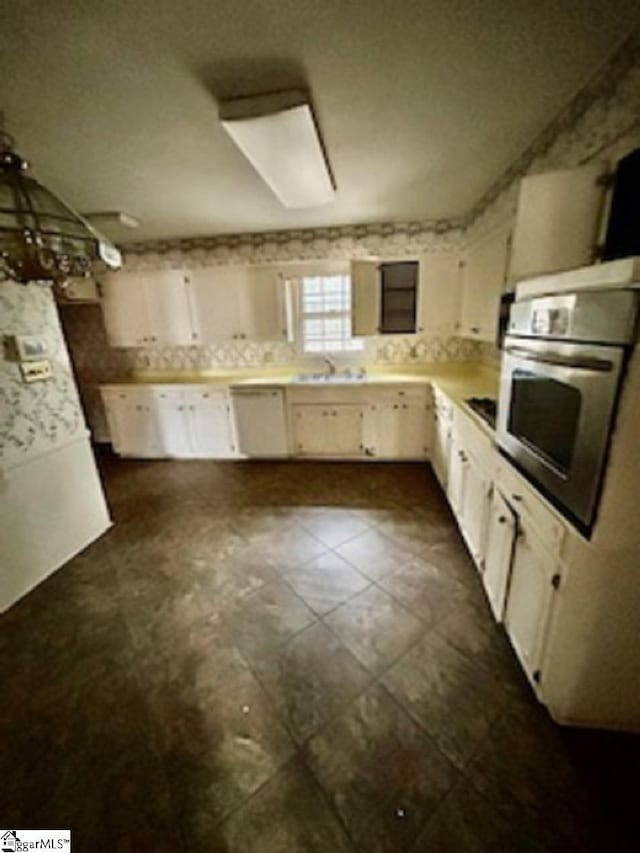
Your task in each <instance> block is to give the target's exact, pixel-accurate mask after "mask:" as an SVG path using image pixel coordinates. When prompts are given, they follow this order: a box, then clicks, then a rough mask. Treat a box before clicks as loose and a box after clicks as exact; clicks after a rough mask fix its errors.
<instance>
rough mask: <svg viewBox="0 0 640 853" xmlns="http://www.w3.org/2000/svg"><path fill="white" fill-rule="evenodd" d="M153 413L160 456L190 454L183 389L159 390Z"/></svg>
mask: <svg viewBox="0 0 640 853" xmlns="http://www.w3.org/2000/svg"><path fill="white" fill-rule="evenodd" d="M154 414H155V421H156V424H157V431H158V435H159V445H160V451H161V454H160V455H162V456H176V457H180V456H190V455H191V442H190V436H189V424H188V418H187V407H186V403H185V400H184V392H183V391H159V392H156V394H155V395H154Z"/></svg>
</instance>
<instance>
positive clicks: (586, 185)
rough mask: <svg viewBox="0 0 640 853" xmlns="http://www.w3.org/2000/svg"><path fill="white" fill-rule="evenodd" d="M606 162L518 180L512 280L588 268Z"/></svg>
mask: <svg viewBox="0 0 640 853" xmlns="http://www.w3.org/2000/svg"><path fill="white" fill-rule="evenodd" d="M607 171H608V169H607V164H606V163H602V162H595V163H589V164H588V165H586V166H580V167H579V168H578V169H563V170H561V171H558V172H548V173H546V174H542V175H529V176H528V177H526V178H523V179H522V181H521V183H520V195H519V198H518V211H517V214H516V224H515V230H514V234H513V252H512V256H511V262H510V265H509V266H510V269H509V278H510V279H511V280H512V281H517V280H518V279H521V278H526V277H528V276H534V275H541V274H543V273H550V272H559V271H560V270H568V269H572V268H574V267H581V266H587V265H588V264H592V263H593V262H594V259H595V254H594V250H595V247H596V243H597V239H598V232H599V229H600V220H601V218H602V214H603V209H604V197H605V192H606V185H605V183H603V182H602V181H601V180H600V178H601V177H602V176H603V175H606V174H607Z"/></svg>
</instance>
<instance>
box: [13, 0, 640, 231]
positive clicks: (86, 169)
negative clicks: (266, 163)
mask: <svg viewBox="0 0 640 853" xmlns="http://www.w3.org/2000/svg"><path fill="white" fill-rule="evenodd" d="M636 15H637V0H605V2H595V0H581V2H559V0H508V2H505V0H273V2H269V0H147V2H143V0H109V2H105V0H84V2H82V1H81V0H65V2H64V3H55V2H53V3H52V2H51V0H45V2H41V1H40V0H20V2H13V3H9V2H5V3H3V4H2V10H0V109H2V110H3V111H4V112H5V115H6V122H7V125H8V128H9V129H10V130H11V131H12V132H13V134H14V135H15V136H16V138H17V140H18V143H19V144H18V150H19V151H20V153H22V154H23V156H26V157H28V158H29V159H30V160H31V162H32V164H33V167H34V174H35V175H36V176H37V177H38V179H39V180H40V181H42V182H43V183H46V184H47V185H48V186H50V187H51V189H53V190H55V191H57V192H58V193H59V194H60V195H62V196H63V198H65V199H67V200H68V201H69V202H70V203H71V204H73V205H74V206H75V207H76V208H78V209H79V210H82V211H96V210H125V211H127V212H128V213H131V214H133V215H135V216H137V217H139V218H140V219H141V220H142V227H141V228H140V229H139V230H138V231H135V232H132V231H131V232H128V233H127V237H128V238H129V239H132V238H135V239H138V238H155V237H181V236H196V235H208V234H216V233H223V232H243V231H261V230H268V229H276V228H300V227H309V226H319V225H334V224H343V223H356V222H375V221H390V220H407V219H415V218H431V217H451V216H453V217H455V216H459V215H462V214H464V213H465V212H466V211H467V210H468V209H469V208H470V207H471V205H472V204H473V202H475V201H476V200H477V199H478V197H479V196H480V195H481V194H482V193H483V191H484V190H486V189H487V188H488V186H489V185H490V184H491V183H492V181H494V180H495V179H496V178H497V177H498V176H499V175H500V174H501V172H502V171H503V170H504V169H505V168H506V167H507V166H508V165H509V163H510V162H511V161H512V160H513V159H514V158H515V157H517V155H518V154H519V153H520V152H521V151H522V150H523V148H524V147H525V146H526V145H527V143H528V142H530V141H531V139H532V138H533V137H534V136H535V134H536V133H538V132H539V131H540V130H541V129H542V128H543V127H544V126H545V125H546V124H547V122H548V121H549V120H551V119H552V118H553V117H554V116H555V115H556V114H557V112H558V111H559V110H560V109H561V108H562V107H563V106H564V105H565V104H566V103H567V101H568V100H569V99H570V98H571V97H572V96H573V95H574V94H575V93H576V92H577V91H578V90H579V89H580V88H581V87H582V86H583V85H584V83H585V82H586V81H587V80H588V78H589V77H590V76H591V75H592V74H593V72H594V71H596V70H597V68H598V66H599V65H601V64H602V63H603V62H604V61H605V60H606V59H607V58H608V56H609V55H610V54H611V53H612V52H613V51H614V50H615V49H616V47H617V46H618V44H619V43H620V42H621V40H622V39H623V38H624V37H625V35H626V34H627V33H628V32H629V30H630V26H631V22H633V21H634V20H635V16H636ZM300 84H307V85H308V86H309V88H310V89H311V92H312V95H313V99H314V103H315V107H316V112H317V116H318V120H319V124H320V127H321V130H322V133H323V137H324V141H325V144H326V148H327V152H328V155H329V159H330V162H331V166H332V169H333V172H334V174H335V177H336V182H337V187H338V192H337V198H336V201H335V202H333V203H332V204H330V205H328V206H326V207H321V208H316V209H312V210H303V211H299V210H297V211H291V210H286V209H285V208H283V207H282V206H281V205H280V203H279V202H278V201H277V199H276V198H275V197H274V196H273V195H272V194H271V192H270V191H269V190H268V188H267V187H266V185H265V184H263V182H262V181H261V180H260V178H259V177H258V176H257V175H256V174H255V173H254V172H253V170H252V168H251V166H250V165H249V163H248V162H247V161H246V160H245V159H244V158H243V156H242V154H241V153H240V152H239V151H238V150H237V149H236V148H235V146H234V145H233V143H232V142H231V140H230V138H229V137H228V136H227V134H226V133H225V131H224V130H223V129H222V127H221V126H220V123H219V121H218V118H217V104H216V99H215V96H218V97H221V96H233V95H242V94H255V93H256V92H260V91H269V90H273V89H278V88H283V87H289V86H298V85H300ZM121 233H122V232H121ZM114 236H119V235H114Z"/></svg>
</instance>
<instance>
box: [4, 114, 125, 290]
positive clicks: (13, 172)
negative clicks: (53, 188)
mask: <svg viewBox="0 0 640 853" xmlns="http://www.w3.org/2000/svg"><path fill="white" fill-rule="evenodd" d="M0 120H1V117H0ZM28 168H29V165H28V163H27V162H26V161H25V160H23V159H22V157H20V155H19V154H17V153H16V152H15V151H14V141H13V138H12V137H11V136H10V135H9V134H8V133H6V132H5V131H4V130H2V127H1V125H0V273H2V274H4V276H5V278H11V279H13V280H14V281H19V282H22V283H26V282H29V281H38V280H41V281H52V282H55V283H56V284H58V285H63V286H64V283H65V282H66V281H67V280H68V279H69V278H71V277H74V276H85V275H88V274H89V273H90V272H91V271H92V270H93V269H95V268H101V267H102V268H104V267H110V268H111V269H117V268H118V267H120V266H121V264H122V256H121V254H120V252H119V251H118V249H117V248H116V247H115V246H114V245H113V243H111V242H110V241H109V240H107V239H106V238H105V237H103V236H102V235H101V234H100V233H99V232H98V231H96V229H95V228H94V227H93V226H92V225H91V224H90V223H89V222H88V221H87V220H86V219H85V218H84V217H83V216H80V214H78V213H75V211H73V210H71V208H69V207H67V205H66V204H64V203H63V202H62V201H60V199H59V198H57V197H56V196H55V195H54V194H53V193H52V192H50V191H49V190H48V189H46V188H45V187H43V186H42V185H41V184H39V183H38V182H37V181H36V180H35V179H34V178H32V177H30V176H29V175H28V174H27V170H28Z"/></svg>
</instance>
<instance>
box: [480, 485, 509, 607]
mask: <svg viewBox="0 0 640 853" xmlns="http://www.w3.org/2000/svg"><path fill="white" fill-rule="evenodd" d="M516 535H517V520H516V516H515V514H514V512H513V510H512V509H511V507H510V506H509V504H508V503H507V502H506V500H505V499H504V497H503V495H502V493H501V492H500V490H499V489H498V488H496V487H495V486H494V489H493V493H492V495H491V505H490V507H489V519H488V526H487V536H486V545H485V555H484V571H483V573H482V582H483V583H484V588H485V591H486V593H487V598H488V599H489V604H490V605H491V610H492V612H493V615H494V617H495V618H496V620H497V621H498V622H502V619H503V616H504V606H505V601H506V597H507V585H508V583H509V573H510V571H511V560H512V557H513V548H514V545H515V540H516Z"/></svg>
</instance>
